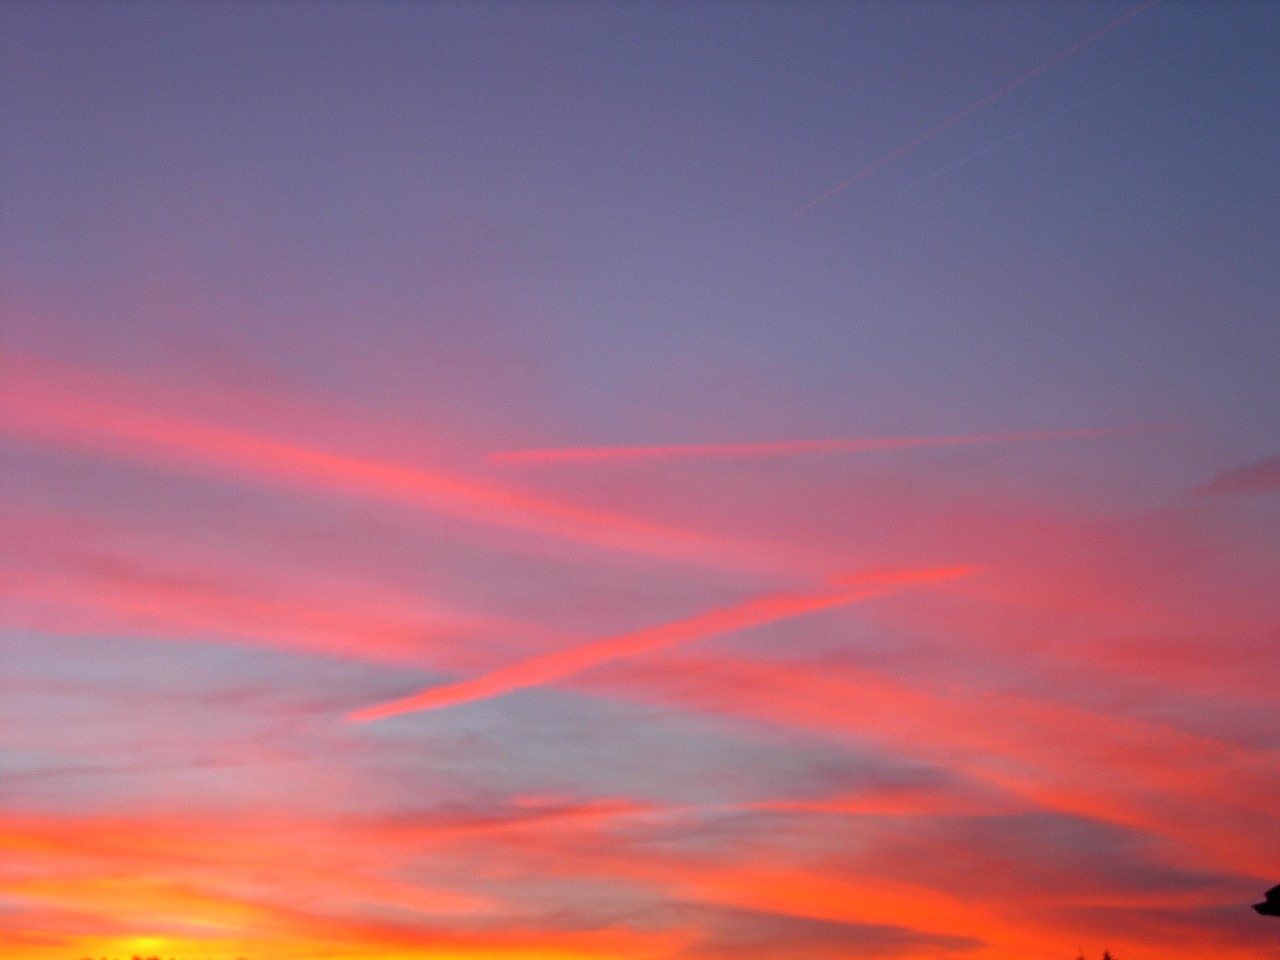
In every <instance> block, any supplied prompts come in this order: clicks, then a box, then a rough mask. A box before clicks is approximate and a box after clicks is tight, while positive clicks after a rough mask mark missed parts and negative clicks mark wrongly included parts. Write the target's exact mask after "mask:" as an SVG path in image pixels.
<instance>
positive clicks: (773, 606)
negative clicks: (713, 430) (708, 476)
mask: <svg viewBox="0 0 1280 960" xmlns="http://www.w3.org/2000/svg"><path fill="white" fill-rule="evenodd" d="M974 570H975V568H973V567H963V566H956V567H933V568H928V569H922V570H906V571H900V572H877V573H871V574H864V575H861V576H854V577H848V578H844V579H841V580H838V581H833V582H831V584H830V586H828V587H827V588H826V589H824V590H821V591H817V592H810V593H774V594H766V595H765V596H761V597H755V598H753V599H751V600H748V601H746V602H745V603H741V604H738V605H737V606H734V607H723V608H720V609H717V610H711V611H709V612H707V613H702V614H698V615H697V616H693V617H688V618H686V619H684V620H676V621H674V622H672V623H665V624H662V625H661V626H658V627H650V628H648V629H645V630H637V631H634V632H632V633H624V634H620V635H617V636H613V637H606V638H605V639H603V640H596V641H594V642H592V643H586V644H583V645H581V646H577V647H571V648H569V649H567V650H556V651H553V652H552V653H546V654H543V655H541V656H537V657H530V658H529V659H528V660H522V661H520V662H519V663H514V664H512V665H511V666H509V667H504V668H502V669H500V670H495V671H493V672H492V673H487V674H485V675H483V676H480V677H475V678H473V679H471V680H462V681H459V682H458V683H450V684H445V685H443V686H439V687H431V688H429V689H427V690H424V691H422V692H421V693H416V694H413V695H412V696H408V697H404V698H402V699H399V700H392V701H391V702H389V703H382V704H378V705H376V706H372V707H367V708H365V709H363V710H356V711H354V712H352V713H350V714H348V715H347V719H348V720H350V721H353V722H356V723H362V722H365V721H368V720H380V719H382V718H383V717H391V716H395V715H396V714H401V713H413V712H416V711H419V710H439V709H440V708H442V707H452V706H456V705H458V704H462V703H471V702H473V701H475V700H488V699H490V698H491V697H499V696H502V695H503V694H507V693H512V692H514V691H516V690H525V689H527V688H529V687H539V686H542V685H544V684H547V683H552V682H554V681H556V680H561V679H564V678H565V677H571V676H573V675H575V674H578V673H581V672H582V671H584V670H588V669H590V668H591V667H597V666H600V665H601V664H604V663H609V662H610V661H613V660H621V659H624V658H626V657H634V656H637V655H638V654H642V653H649V652H651V651H654V650H661V649H664V648H666V647H673V646H675V645H677V644H681V643H690V642H692V641H694V640H702V639H705V638H707V637H715V636H719V635H721V634H725V633H733V632H736V631H738V630H745V629H747V628H749V627H758V626H762V625H764V624H766V623H772V622H774V621H775V620H784V619H787V618H790V617H797V616H800V615H801V614H805V613H816V612H817V611H819V610H826V609H829V608H831V607H839V606H844V605H845V604H849V603H855V602H856V601H859V600H869V599H871V598H872V597H878V596H882V595H884V594H886V593H890V592H892V591H893V590H896V589H898V588H900V587H906V586H911V585H913V584H918V583H929V582H932V581H936V580H948V579H951V578H954V577H962V576H966V575H968V574H970V573H973V572H974Z"/></svg>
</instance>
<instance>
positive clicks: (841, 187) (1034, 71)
mask: <svg viewBox="0 0 1280 960" xmlns="http://www.w3.org/2000/svg"><path fill="white" fill-rule="evenodd" d="M1159 2H1160V0H1147V2H1146V3H1143V4H1141V5H1140V6H1137V7H1134V8H1133V9H1132V10H1130V11H1129V12H1128V13H1125V14H1123V15H1122V16H1119V17H1116V19H1114V20H1112V21H1111V22H1110V23H1108V24H1107V25H1106V26H1104V27H1101V28H1099V29H1098V30H1095V31H1094V32H1093V33H1091V34H1089V35H1088V36H1087V37H1085V38H1083V39H1081V40H1077V41H1076V42H1075V43H1073V44H1071V46H1069V47H1067V48H1066V49H1065V50H1061V51H1059V52H1058V53H1056V54H1054V55H1053V56H1052V57H1050V58H1049V59H1048V60H1046V61H1045V62H1044V63H1042V64H1040V65H1039V66H1036V67H1032V68H1031V69H1030V70H1028V71H1027V72H1026V73H1024V74H1022V75H1021V76H1018V77H1015V78H1014V79H1012V80H1010V81H1009V82H1008V83H1006V84H1005V85H1004V86H1002V87H999V88H997V89H995V90H993V91H992V92H991V93H989V94H987V95H986V96H985V97H982V98H981V99H979V100H975V101H974V102H973V103H971V104H969V105H968V106H967V107H965V108H964V109H963V110H961V111H960V112H959V113H956V114H953V115H952V116H950V117H948V118H947V119H946V120H943V121H942V122H941V123H938V124H936V125H934V126H932V127H930V128H929V129H928V130H926V131H925V132H924V133H922V134H920V135H919V136H918V137H916V138H915V139H913V140H908V141H907V142H906V143H904V144H903V145H902V146H900V147H898V148H897V149H895V150H891V151H890V152H889V153H886V154H885V155H884V156H883V157H881V158H880V159H879V160H875V161H873V162H871V163H869V164H867V165H866V166H865V167H863V168H862V169H861V170H859V171H858V172H857V173H855V174H854V175H853V176H851V177H849V178H848V179H847V180H844V181H842V182H840V183H837V184H836V185H835V186H834V187H832V188H831V189H830V190H828V191H827V192H826V193H822V194H819V195H818V196H816V197H814V198H813V199H812V200H810V201H809V202H808V203H806V204H805V205H804V206H802V207H800V208H798V209H797V210H796V211H795V212H794V213H792V214H791V219H793V220H794V219H795V218H796V217H800V216H803V215H804V214H806V213H808V212H809V211H810V210H812V209H813V208H814V207H816V206H817V205H818V204H820V203H823V202H824V201H826V200H830V199H831V198H832V197H834V196H835V195H836V194H838V193H842V192H843V191H845V190H847V189H849V187H852V186H853V185H854V184H855V183H858V182H859V181H862V180H865V179H866V178H867V177H869V176H871V174H873V173H875V172H876V171H877V170H879V169H880V168H881V167H884V166H886V165H888V164H890V163H892V162H893V161H894V160H897V159H898V158H899V157H903V156H906V155H907V154H908V153H910V152H911V151H912V150H915V149H916V148H917V147H920V146H923V145H924V144H926V143H928V142H929V141H930V140H932V139H933V138H934V137H936V136H937V135H938V134H940V133H942V132H943V131H944V130H946V129H948V128H950V127H953V126H955V125H956V124H957V123H959V122H960V121H961V120H964V119H966V118H968V117H970V116H972V115H973V114H975V113H977V112H978V111H979V110H981V109H982V108H983V107H985V106H987V105H989V104H992V103H995V102H996V101H997V100H999V99H1000V98H1001V97H1003V96H1005V95H1006V94H1008V93H1011V92H1012V91H1014V90H1016V89H1017V88H1018V87H1020V86H1022V85H1023V84H1024V83H1026V82H1027V81H1028V80H1033V79H1035V78H1036V77H1038V76H1040V74H1042V73H1044V72H1045V71H1047V70H1051V69H1053V68H1054V67H1056V66H1057V65H1058V64H1060V63H1062V62H1063V61H1065V60H1068V59H1070V58H1071V57H1073V56H1075V55H1076V54H1077V53H1079V52H1080V51H1081V50H1083V49H1084V48H1085V47H1087V46H1090V45H1091V44H1093V43H1096V42H1097V41H1099V40H1101V39H1102V38H1103V37H1105V36H1106V35H1107V34H1108V33H1110V32H1111V31H1113V30H1115V29H1117V28H1118V27H1122V26H1124V24H1126V23H1128V22H1129V21H1130V20H1132V19H1133V18H1134V17H1136V16H1138V15H1139V14H1142V13H1145V12H1146V11H1147V10H1150V9H1151V8H1152V7H1154V6H1155V5H1156V4H1157V3H1159Z"/></svg>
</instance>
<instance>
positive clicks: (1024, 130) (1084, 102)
mask: <svg viewBox="0 0 1280 960" xmlns="http://www.w3.org/2000/svg"><path fill="white" fill-rule="evenodd" d="M1132 79H1133V78H1132V77H1125V78H1124V79H1123V80H1121V81H1120V82H1119V83H1113V84H1111V85H1110V86H1108V87H1106V88H1105V89H1103V90H1099V91H1098V92H1097V93H1091V94H1090V95H1089V96H1087V97H1082V98H1081V99H1079V100H1076V101H1074V102H1072V103H1069V104H1067V105H1066V106H1065V107H1063V108H1062V109H1060V110H1056V111H1054V112H1053V113H1051V114H1049V116H1047V117H1042V118H1041V119H1039V120H1036V121H1035V122H1034V123H1029V124H1027V125H1026V126H1025V127H1021V128H1019V129H1018V130H1015V131H1014V132H1013V133H1007V134H1005V135H1004V136H1003V137H1000V138H998V139H996V140H993V141H992V142H991V143H988V144H987V145H986V146H985V147H981V148H979V149H978V150H975V151H973V153H970V154H967V155H965V156H963V157H961V158H960V159H959V160H955V161H953V162H951V163H949V164H947V165H946V166H945V167H942V168H941V169H939V170H935V171H933V173H931V174H929V175H928V176H926V177H922V178H921V179H919V180H917V181H916V182H915V183H913V184H912V185H911V186H909V187H907V188H906V189H905V190H904V191H903V192H904V193H905V192H908V191H911V190H915V189H917V188H919V187H923V186H924V185H925V184H926V183H931V182H932V181H934V180H936V179H938V177H943V176H946V175H947V174H948V173H951V171H953V170H958V169H960V168H961V167H963V166H964V165H965V164H968V163H972V162H973V161H974V160H977V159H978V158H979V157H984V156H986V155H987V154H988V153H991V152H992V151H993V150H999V149H1000V148H1001V147H1003V146H1004V145H1005V144H1006V143H1012V142H1013V141H1014V140H1017V139H1018V138H1019V137H1025V136H1026V135H1027V134H1029V133H1034V132H1035V131H1037V130H1039V129H1040V128H1041V127H1047V126H1048V125H1049V124H1051V123H1053V122H1054V121H1055V120H1058V119H1060V118H1061V117H1065V116H1066V115H1067V114H1068V113H1073V112H1075V111H1076V110H1079V109H1080V108H1081V107H1085V106H1088V105H1089V104H1091V103H1094V102H1095V101H1097V100H1101V99H1102V98H1103V97H1104V96H1106V95H1107V94H1108V93H1110V92H1111V91H1113V90H1115V89H1116V88H1117V87H1120V86H1123V85H1124V84H1126V83H1129V82H1131V80H1132Z"/></svg>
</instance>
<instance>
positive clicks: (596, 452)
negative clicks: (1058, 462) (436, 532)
mask: <svg viewBox="0 0 1280 960" xmlns="http://www.w3.org/2000/svg"><path fill="white" fill-rule="evenodd" d="M1151 429H1153V428H1151V427H1102V428H1087V429H1080V430H1034V431H1026V432H1021V433H1015V432H1009V433H968V434H958V435H952V436H937V437H849V438H835V439H826V440H775V441H768V442H764V443H715V444H712V443H708V444H684V445H680V444H672V445H667V446H654V447H566V448H559V449H554V448H553V449H546V450H503V451H499V452H497V453H491V454H489V456H488V457H487V458H486V459H487V460H488V461H489V462H490V463H497V464H538V463H599V462H603V461H618V460H748V459H756V458H760V457H786V456H797V455H801V454H815V453H848V452H857V451H864V450H901V449H906V448H911V447H962V446H969V445H971V444H985V443H1017V442H1026V441H1033V440H1066V439H1072V438H1077V437H1113V436H1123V435H1126V434H1133V433H1144V432H1146V431H1148V430H1151Z"/></svg>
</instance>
